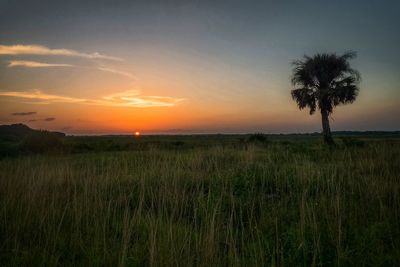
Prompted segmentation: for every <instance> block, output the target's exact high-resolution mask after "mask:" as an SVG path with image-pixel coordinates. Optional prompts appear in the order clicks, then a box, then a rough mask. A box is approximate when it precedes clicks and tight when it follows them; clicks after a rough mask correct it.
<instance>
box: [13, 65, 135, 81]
mask: <svg viewBox="0 0 400 267" xmlns="http://www.w3.org/2000/svg"><path fill="white" fill-rule="evenodd" d="M8 67H26V68H52V67H56V68H57V67H77V68H91V67H84V66H76V65H71V64H63V63H45V62H38V61H29V60H11V61H10V62H9V64H8ZM95 69H97V70H100V71H105V72H109V73H113V74H117V75H122V76H125V77H128V78H130V79H136V77H135V76H134V75H133V74H132V73H129V72H126V71H120V70H116V69H113V68H109V67H104V66H102V67H95Z"/></svg>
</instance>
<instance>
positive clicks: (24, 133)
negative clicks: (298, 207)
mask: <svg viewBox="0 0 400 267" xmlns="http://www.w3.org/2000/svg"><path fill="white" fill-rule="evenodd" d="M320 136H321V134H320V133H307V134H264V133H253V134H198V135H195V134H193V135H145V136H140V137H135V136H133V135H103V136H66V135H65V134H64V133H61V132H51V131H46V130H35V129H31V128H29V127H28V126H26V125H24V124H13V125H0V158H4V157H10V156H11V157H13V156H18V155H27V154H28V155H29V154H43V153H46V154H71V153H89V152H104V151H142V150H150V149H166V150H187V149H193V148H208V147H213V146H230V147H234V148H239V149H247V148H248V146H249V145H257V146H270V145H271V144H278V145H283V146H287V145H289V144H290V145H291V147H292V148H295V147H296V146H297V149H302V148H301V147H303V146H306V145H304V144H301V143H304V142H309V141H312V142H315V143H318V142H320V141H321V138H320ZM334 137H335V138H336V139H338V140H340V142H339V144H340V145H342V146H345V147H351V146H363V145H364V141H363V138H368V139H375V138H376V139H382V138H385V139H390V138H399V137H400V132H399V131H394V132H382V131H366V132H356V131H339V132H334Z"/></svg>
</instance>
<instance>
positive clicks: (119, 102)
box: [0, 90, 184, 108]
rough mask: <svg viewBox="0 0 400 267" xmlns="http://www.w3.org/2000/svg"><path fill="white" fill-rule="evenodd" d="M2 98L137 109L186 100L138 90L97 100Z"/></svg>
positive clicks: (31, 95)
mask: <svg viewBox="0 0 400 267" xmlns="http://www.w3.org/2000/svg"><path fill="white" fill-rule="evenodd" d="M0 96H6V97H15V98H22V99H30V100H35V101H38V104H51V103H75V104H86V105H100V106H114V107H136V108H150V107H172V106H175V105H176V104H178V103H179V102H181V101H183V100H184V99H183V98H174V97H168V96H143V95H141V93H140V91H138V90H129V91H125V92H121V93H117V94H112V95H108V96H104V97H102V98H97V99H87V98H77V97H69V96H60V95H53V94H47V93H44V92H42V91H40V90H32V91H25V92H13V91H10V92H0Z"/></svg>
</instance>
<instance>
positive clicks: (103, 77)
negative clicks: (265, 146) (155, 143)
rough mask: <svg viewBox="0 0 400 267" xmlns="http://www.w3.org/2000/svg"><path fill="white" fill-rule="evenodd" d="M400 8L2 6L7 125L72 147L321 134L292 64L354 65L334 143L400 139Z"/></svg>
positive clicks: (1, 118)
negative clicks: (85, 139) (338, 60)
mask: <svg viewBox="0 0 400 267" xmlns="http://www.w3.org/2000/svg"><path fill="white" fill-rule="evenodd" d="M399 14H400V1H397V0H396V1H395V0H393V1H390V0H388V1H349V0H347V1H342V0H340V1H324V0H318V1H317V0H315V1H307V0H302V1H285V0H283V1H268V0H265V1H219V0H214V1H211V0H210V1H208V0H204V1H200V0H198V1H189V0H187V1H183V0H182V1H174V0H172V1H162V0H159V1H151V0H146V1H119V0H113V1H83V0H80V1H77V0H69V1H55V0H51V1H50V0H48V1H30V0H26V1H20V0H0V123H1V124H11V123H25V124H27V125H29V126H30V127H32V128H41V129H49V130H57V131H63V132H66V133H69V134H109V133H115V134H117V133H118V134H125V133H134V132H135V131H140V132H142V133H183V134H184V133H248V132H265V133H288V132H314V131H320V129H321V123H320V116H319V114H315V115H313V116H310V115H309V114H308V111H307V110H302V111H299V110H298V108H297V107H296V104H295V102H294V101H293V100H292V99H291V96H290V90H291V89H292V86H291V84H290V75H291V67H292V66H291V62H292V61H293V60H295V59H300V58H301V57H302V56H303V55H304V54H308V55H313V54H314V53H318V52H321V53H323V52H336V53H338V54H341V53H343V52H346V51H348V50H354V51H357V53H358V57H357V58H356V59H355V60H353V61H352V62H351V63H352V65H353V67H354V68H356V69H358V70H359V71H360V73H361V76H362V81H361V84H360V88H361V90H360V94H359V96H358V98H357V100H356V102H354V103H353V104H351V105H346V106H340V107H337V108H336V109H335V111H334V113H333V117H332V125H331V127H332V128H333V130H400V119H399V118H400V50H399V49H400V48H399V47H400V46H399V44H400V30H399V25H400V17H399Z"/></svg>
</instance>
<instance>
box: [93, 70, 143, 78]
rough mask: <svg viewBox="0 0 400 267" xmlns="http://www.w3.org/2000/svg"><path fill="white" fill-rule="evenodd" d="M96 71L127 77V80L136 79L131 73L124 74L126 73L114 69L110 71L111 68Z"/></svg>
mask: <svg viewBox="0 0 400 267" xmlns="http://www.w3.org/2000/svg"><path fill="white" fill-rule="evenodd" d="M97 69H98V70H101V71H106V72H111V73H114V74H118V75H122V76H125V77H128V78H131V79H136V77H135V76H134V75H133V74H132V73H129V72H126V71H120V70H116V69H112V68H106V67H98V68H97Z"/></svg>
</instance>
